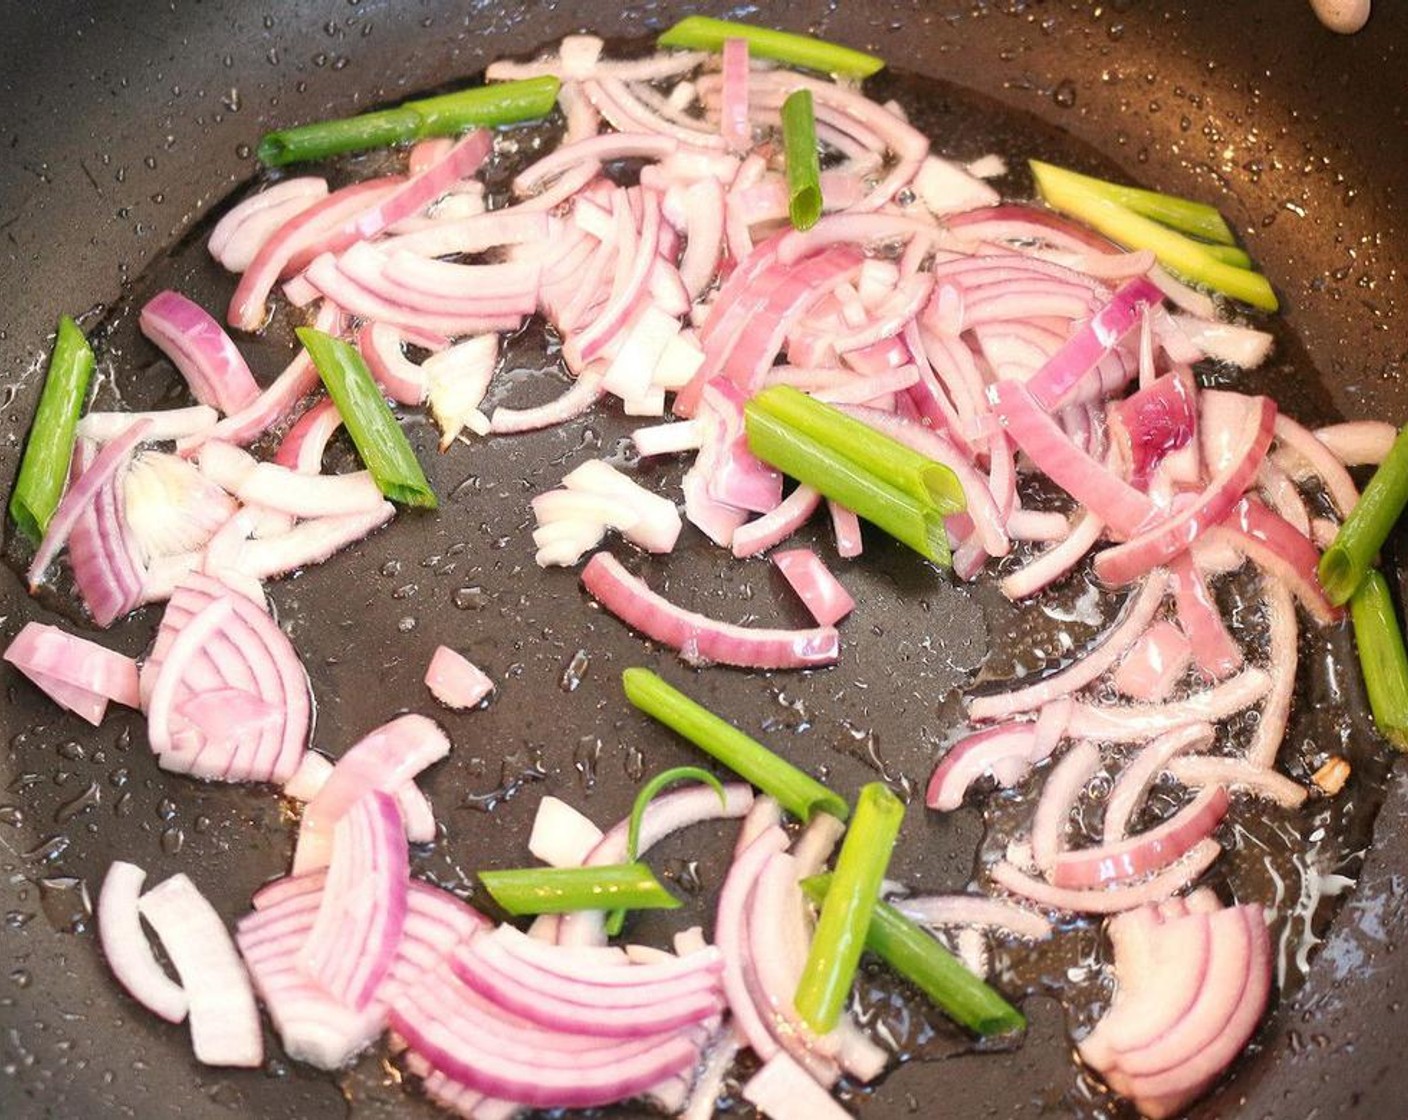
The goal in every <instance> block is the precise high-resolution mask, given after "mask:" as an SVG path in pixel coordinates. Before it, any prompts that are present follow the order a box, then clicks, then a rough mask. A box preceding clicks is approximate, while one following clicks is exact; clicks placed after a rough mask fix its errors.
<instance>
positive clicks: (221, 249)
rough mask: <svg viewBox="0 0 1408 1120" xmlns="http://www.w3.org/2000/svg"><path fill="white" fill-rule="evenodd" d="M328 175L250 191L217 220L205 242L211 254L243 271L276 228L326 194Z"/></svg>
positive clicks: (297, 179) (221, 261) (229, 268)
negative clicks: (255, 191)
mask: <svg viewBox="0 0 1408 1120" xmlns="http://www.w3.org/2000/svg"><path fill="white" fill-rule="evenodd" d="M327 193H328V184H327V180H326V179H319V178H316V177H314V176H303V177H300V178H294V179H285V180H284V181H283V182H281V183H275V184H274V185H273V186H271V187H267V188H266V189H264V190H262V191H260V192H259V193H258V194H255V195H251V196H250V197H249V198H246V199H245V200H244V201H243V202H241V203H239V204H238V205H237V206H235V207H234V208H233V209H232V210H230V211H229V212H228V213H227V214H226V215H225V216H224V217H223V218H221V219H220V220H219V221H218V222H217V223H216V224H215V228H214V229H213V230H212V231H211V233H210V239H209V240H208V241H207V242H206V248H207V249H209V250H210V255H211V256H212V257H214V258H215V259H216V260H217V261H219V262H220V263H221V264H222V265H223V266H224V267H225V268H226V269H228V270H229V271H230V272H243V271H244V270H245V269H246V268H248V267H249V265H250V262H252V261H253V260H254V258H255V256H256V255H257V254H258V252H259V250H260V249H261V248H262V247H263V245H264V242H265V241H267V240H268V239H269V238H270V237H271V236H272V235H273V234H274V232H275V231H276V230H277V229H278V228H279V227H280V226H282V225H283V224H284V223H285V222H287V221H288V220H289V219H290V218H293V217H295V216H296V215H298V214H301V213H302V212H303V211H304V210H306V209H307V208H308V207H309V206H311V205H313V203H315V202H317V201H319V200H320V199H323V198H326V197H327Z"/></svg>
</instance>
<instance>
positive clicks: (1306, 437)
mask: <svg viewBox="0 0 1408 1120" xmlns="http://www.w3.org/2000/svg"><path fill="white" fill-rule="evenodd" d="M1276 438H1277V439H1278V440H1279V441H1280V442H1281V444H1282V446H1283V447H1285V448H1287V449H1288V450H1289V451H1291V452H1292V454H1294V455H1295V456H1296V457H1297V458H1299V459H1300V460H1302V461H1303V462H1304V463H1306V464H1307V465H1308V466H1309V468H1310V470H1311V472H1313V473H1314V474H1315V476H1316V477H1317V478H1319V479H1320V481H1321V483H1322V484H1323V485H1324V487H1325V490H1326V492H1327V493H1328V494H1329V495H1330V498H1331V500H1332V501H1333V502H1334V503H1335V510H1336V512H1338V513H1339V515H1340V516H1341V517H1345V516H1347V515H1348V514H1349V511H1350V510H1352V509H1353V508H1354V506H1355V504H1356V503H1357V502H1358V501H1359V490H1358V489H1357V488H1356V487H1355V485H1354V480H1353V479H1352V478H1350V477H1349V472H1348V471H1347V470H1345V468H1344V464H1343V463H1341V461H1340V459H1339V457H1338V456H1336V455H1335V453H1334V452H1333V451H1332V450H1331V449H1330V448H1329V447H1328V446H1326V444H1325V443H1324V441H1323V440H1322V439H1321V438H1320V437H1319V436H1317V435H1316V433H1314V432H1311V431H1309V430H1308V429H1306V428H1303V427H1302V426H1301V425H1299V424H1297V423H1296V422H1295V421H1294V420H1292V419H1291V418H1290V417H1289V416H1279V415H1278V416H1277V417H1276Z"/></svg>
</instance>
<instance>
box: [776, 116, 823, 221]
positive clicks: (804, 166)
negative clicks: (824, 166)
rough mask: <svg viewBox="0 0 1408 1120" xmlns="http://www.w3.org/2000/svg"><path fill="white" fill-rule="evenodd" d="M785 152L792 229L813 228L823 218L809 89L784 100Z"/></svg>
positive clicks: (818, 163) (818, 162) (783, 139)
mask: <svg viewBox="0 0 1408 1120" xmlns="http://www.w3.org/2000/svg"><path fill="white" fill-rule="evenodd" d="M782 152H783V157H784V161H785V164H786V167H787V216H788V218H790V219H791V221H792V228H793V229H811V228H812V226H814V225H816V223H817V219H818V218H820V217H821V156H820V155H819V154H818V152H817V146H816V116H815V115H814V112H813V108H812V91H811V90H809V89H799V90H794V91H793V92H792V93H789V94H788V95H787V100H786V101H784V102H783V103H782Z"/></svg>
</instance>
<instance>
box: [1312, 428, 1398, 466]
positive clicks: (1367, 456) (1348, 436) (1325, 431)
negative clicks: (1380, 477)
mask: <svg viewBox="0 0 1408 1120" xmlns="http://www.w3.org/2000/svg"><path fill="white" fill-rule="evenodd" d="M1397 435H1398V429H1397V428H1395V427H1394V426H1393V425H1392V424H1390V423H1389V422H1388V421H1387V420H1356V421H1351V422H1349V423H1346V424H1328V425H1326V426H1325V427H1323V428H1316V429H1315V438H1316V439H1317V440H1319V441H1320V442H1321V443H1323V444H1324V445H1325V446H1326V447H1328V448H1329V449H1330V454H1331V455H1333V456H1334V457H1335V458H1336V459H1338V460H1339V461H1340V462H1341V463H1343V464H1344V465H1345V466H1346V467H1377V466H1378V465H1379V464H1380V463H1382V462H1383V461H1384V459H1386V458H1387V457H1388V452H1389V448H1391V447H1392V446H1393V441H1394V439H1395V438H1396V437H1397Z"/></svg>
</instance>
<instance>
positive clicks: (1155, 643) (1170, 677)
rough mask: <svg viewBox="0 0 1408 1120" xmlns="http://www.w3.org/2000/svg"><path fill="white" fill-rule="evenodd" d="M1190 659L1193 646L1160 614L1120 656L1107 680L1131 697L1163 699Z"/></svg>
mask: <svg viewBox="0 0 1408 1120" xmlns="http://www.w3.org/2000/svg"><path fill="white" fill-rule="evenodd" d="M1192 661H1193V647H1192V645H1191V643H1190V642H1189V641H1188V639H1187V638H1186V637H1184V636H1183V631H1182V630H1180V629H1179V628H1178V626H1177V625H1176V624H1175V623H1172V622H1170V621H1169V620H1168V619H1166V618H1161V619H1159V620H1158V621H1156V622H1155V623H1154V624H1153V625H1152V626H1150V627H1149V629H1147V630H1146V631H1144V633H1143V634H1141V635H1140V636H1139V638H1138V639H1137V640H1136V641H1135V643H1134V645H1133V646H1131V647H1130V649H1129V652H1128V653H1126V654H1125V655H1124V657H1123V658H1121V659H1120V663H1119V665H1118V666H1117V667H1116V669H1115V671H1114V673H1113V675H1112V676H1111V678H1110V683H1112V684H1113V685H1114V686H1115V689H1116V691H1118V692H1120V693H1121V694H1123V695H1125V696H1128V697H1130V698H1131V699H1133V700H1150V701H1161V700H1167V699H1168V698H1169V696H1170V695H1171V694H1172V692H1173V690H1174V689H1175V688H1176V687H1177V686H1178V683H1179V682H1180V681H1181V680H1183V678H1184V676H1185V675H1186V674H1187V672H1188V666H1189V665H1190V664H1191V663H1192Z"/></svg>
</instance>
